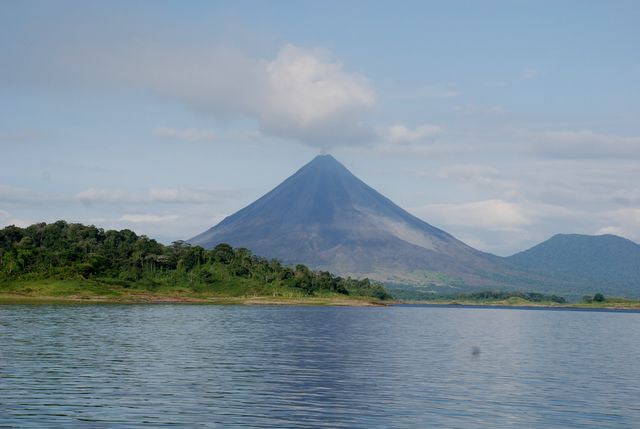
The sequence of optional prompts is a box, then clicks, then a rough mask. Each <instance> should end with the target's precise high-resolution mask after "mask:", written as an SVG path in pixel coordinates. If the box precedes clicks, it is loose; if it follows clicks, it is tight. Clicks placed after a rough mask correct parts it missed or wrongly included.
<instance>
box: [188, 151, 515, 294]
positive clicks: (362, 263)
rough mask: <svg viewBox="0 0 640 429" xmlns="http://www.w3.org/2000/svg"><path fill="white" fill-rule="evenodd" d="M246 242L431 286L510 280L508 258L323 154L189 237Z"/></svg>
mask: <svg viewBox="0 0 640 429" xmlns="http://www.w3.org/2000/svg"><path fill="white" fill-rule="evenodd" d="M189 242H190V243H192V244H197V245H201V246H203V247H205V248H211V247H214V246H215V245H217V244H219V243H229V244H231V245H232V246H234V247H235V246H238V247H246V248H248V249H250V250H251V251H252V252H253V253H254V254H256V255H260V256H264V257H268V258H277V259H279V260H281V261H283V262H285V263H303V264H306V265H308V266H310V267H313V268H315V269H321V270H328V271H331V272H334V273H336V274H339V275H343V276H347V275H350V276H357V277H369V278H371V279H376V280H380V281H384V282H388V283H398V284H403V283H404V284H423V285H424V284H430V285H433V286H455V285H460V286H462V285H466V286H485V285H486V286H500V285H503V286H506V285H505V284H504V282H503V281H499V280H497V278H498V277H499V276H496V273H497V272H500V273H503V274H505V270H506V271H510V270H509V268H508V264H507V263H506V262H505V261H503V259H502V258H499V257H497V256H494V255H491V254H487V253H483V252H480V251H478V250H475V249H473V248H471V247H469V246H467V245H466V244H464V243H463V242H461V241H459V240H457V239H456V238H454V237H453V236H452V235H450V234H448V233H446V232H445V231H442V230H441V229H438V228H436V227H434V226H432V225H429V224H428V223H426V222H424V221H422V220H420V219H418V218H417V217H415V216H413V215H411V214H410V213H408V212H407V211H405V210H403V209H402V208H400V207H399V206H397V205H396V204H394V203H393V202H392V201H391V200H389V199H388V198H386V197H384V196H383V195H381V194H380V193H378V192H377V191H375V190H374V189H372V188H371V187H369V186H368V185H367V184H365V183H364V182H363V181H362V180H360V179H358V178H357V177H355V176H354V175H353V174H352V173H351V172H350V171H349V170H347V169H346V168H345V167H344V166H343V165H342V164H341V163H339V162H338V161H337V160H336V159H335V158H333V157H332V156H331V155H319V156H317V157H316V158H314V159H313V160H312V161H311V162H309V163H308V164H306V165H305V166H303V167H302V168H301V169H300V170H298V171H297V172H296V173H295V174H293V175H292V176H291V177H289V178H288V179H286V180H285V181H284V182H282V183H281V184H280V185H278V186H277V187H276V188H275V189H273V190H272V191H270V192H269V193H267V194H266V195H264V196H263V197H261V198H260V199H258V200H257V201H255V202H254V203H252V204H250V205H249V206H247V207H245V208H243V209H242V210H240V211H238V212H236V213H235V214H233V215H231V216H229V217H227V218H225V219H224V220H223V221H222V222H220V223H219V224H217V225H216V226H214V227H213V228H211V229H209V230H207V231H205V232H203V233H202V234H200V235H198V236H196V237H194V238H192V239H191V240H189Z"/></svg>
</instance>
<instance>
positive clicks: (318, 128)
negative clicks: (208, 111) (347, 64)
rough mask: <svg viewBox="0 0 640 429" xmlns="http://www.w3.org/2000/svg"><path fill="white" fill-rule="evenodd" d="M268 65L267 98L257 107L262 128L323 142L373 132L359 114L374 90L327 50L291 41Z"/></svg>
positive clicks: (368, 104)
mask: <svg viewBox="0 0 640 429" xmlns="http://www.w3.org/2000/svg"><path fill="white" fill-rule="evenodd" d="M265 71H266V82H267V84H268V86H267V90H266V94H265V97H264V98H265V99H264V101H263V104H262V105H261V106H256V107H257V111H256V112H255V113H256V116H257V117H258V120H259V123H260V128H261V129H262V130H263V131H265V132H267V133H269V134H273V135H276V136H280V137H292V138H295V139H298V140H301V141H305V142H307V143H310V144H313V145H316V146H320V147H326V146H332V145H336V144H343V143H353V142H359V141H361V140H362V139H367V138H370V137H371V132H370V130H369V129H368V127H367V126H366V125H364V124H363V123H362V122H361V120H362V118H361V115H362V114H363V113H364V112H365V111H367V110H369V109H370V108H371V107H373V105H374V104H375V92H374V90H373V88H372V87H371V86H370V85H369V82H368V81H367V80H366V78H365V77H364V76H362V75H359V74H354V73H348V72H345V71H344V67H343V64H342V63H341V62H339V61H336V60H333V59H332V58H331V57H330V56H329V55H328V54H327V53H324V52H321V51H317V50H315V51H314V50H306V49H302V48H299V47H296V46H294V45H290V44H289V45H286V46H284V47H283V48H282V49H281V50H280V52H279V53H278V55H277V57H276V58H275V59H274V60H273V61H271V62H269V63H268V64H266V69H265Z"/></svg>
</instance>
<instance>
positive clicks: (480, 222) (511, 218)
mask: <svg viewBox="0 0 640 429" xmlns="http://www.w3.org/2000/svg"><path fill="white" fill-rule="evenodd" d="M414 211H415V212H416V213H419V214H420V215H421V216H422V217H423V218H424V219H435V220H436V221H437V222H438V223H439V224H441V225H453V226H458V225H459V226H465V227H470V226H471V227H478V228H490V229H496V230H504V229H508V230H511V229H513V228H515V227H520V226H523V225H529V224H530V223H531V222H532V221H531V219H530V218H529V217H528V216H527V215H526V214H525V213H524V210H523V209H522V208H521V207H520V206H519V205H518V204H515V203H510V202H507V201H503V200H500V199H491V200H485V201H474V202H469V203H458V204H428V205H424V206H421V207H418V208H416V209H415V210H414Z"/></svg>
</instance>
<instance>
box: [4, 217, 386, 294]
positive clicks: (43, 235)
mask: <svg viewBox="0 0 640 429" xmlns="http://www.w3.org/2000/svg"><path fill="white" fill-rule="evenodd" d="M0 295H5V296H14V297H15V296H17V297H20V296H24V297H50V298H64V297H74V298H86V299H92V298H104V299H105V300H109V299H114V300H117V299H118V298H122V299H124V300H127V299H133V300H135V299H138V298H139V299H140V300H143V301H144V300H151V301H162V300H164V299H168V300H171V299H175V300H180V299H185V300H198V299H203V300H204V299H222V298H225V299H227V298H228V300H227V301H228V302H235V301H234V299H237V300H239V299H243V298H259V297H271V298H272V299H274V300H278V301H282V300H284V301H285V302H286V301H287V300H291V301H292V302H293V301H296V302H297V301H305V300H307V299H308V300H309V302H311V303H314V302H317V303H331V302H332V300H336V299H337V300H342V301H344V300H345V299H350V300H355V301H358V300H360V301H363V300H365V301H366V300H370V301H383V300H388V299H390V298H391V296H390V295H389V294H388V293H387V292H386V290H385V289H384V288H383V287H382V286H381V285H380V284H377V283H373V282H370V281H369V280H368V279H362V280H357V279H352V278H342V277H338V276H335V275H332V274H331V273H329V272H326V271H312V270H310V269H309V268H307V267H306V266H304V265H296V266H295V267H291V266H285V265H283V264H281V263H280V262H279V261H277V260H267V259H265V258H261V257H258V256H255V255H252V254H251V252H250V251H249V250H248V249H244V248H235V249H234V248H232V247H231V246H229V245H227V244H220V245H218V246H216V247H215V248H213V249H211V250H205V249H204V248H202V247H200V246H191V245H189V244H187V243H185V242H180V241H179V242H175V243H173V244H172V245H169V246H165V245H162V244H160V243H158V242H157V241H155V240H152V239H149V238H148V237H146V236H138V235H136V234H135V233H134V232H132V231H130V230H122V231H114V230H109V231H104V230H103V229H100V228H96V227H94V226H84V225H81V224H69V223H66V222H64V221H58V222H55V223H51V224H45V223H39V224H34V225H31V226H29V227H27V228H19V227H16V226H9V227H6V228H4V229H2V230H0Z"/></svg>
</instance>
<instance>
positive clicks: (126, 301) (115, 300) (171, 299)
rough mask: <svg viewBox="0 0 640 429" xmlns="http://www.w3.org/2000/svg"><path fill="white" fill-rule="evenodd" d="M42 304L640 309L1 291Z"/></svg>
mask: <svg viewBox="0 0 640 429" xmlns="http://www.w3.org/2000/svg"><path fill="white" fill-rule="evenodd" d="M20 304H24V305H32V304H34V305H38V304H87V305H97V304H122V305H141V304H146V305H160V304H191V305H270V306H279V305H292V306H339V307H389V306H396V305H398V306H432V307H448V308H456V307H459V308H506V309H509V308H511V309H531V310H536V309H537V310H545V309H550V310H574V311H575V310H607V311H624V310H627V311H640V301H629V302H612V303H606V302H604V303H602V304H597V305H594V304H583V303H574V304H557V303H536V302H507V301H497V302H473V301H451V300H438V301H397V300H391V301H379V300H375V299H368V298H363V297H335V296H315V297H313V296H310V297H299V296H298V297H286V296H260V295H253V296H208V297H194V296H185V295H162V294H153V293H137V294H131V295H128V296H126V297H123V296H81V295H69V296H51V295H40V296H33V295H24V294H11V293H9V294H7V293H0V305H20Z"/></svg>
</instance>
